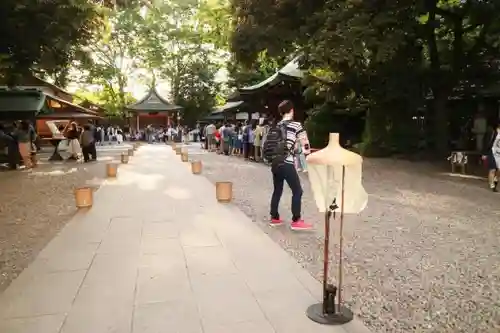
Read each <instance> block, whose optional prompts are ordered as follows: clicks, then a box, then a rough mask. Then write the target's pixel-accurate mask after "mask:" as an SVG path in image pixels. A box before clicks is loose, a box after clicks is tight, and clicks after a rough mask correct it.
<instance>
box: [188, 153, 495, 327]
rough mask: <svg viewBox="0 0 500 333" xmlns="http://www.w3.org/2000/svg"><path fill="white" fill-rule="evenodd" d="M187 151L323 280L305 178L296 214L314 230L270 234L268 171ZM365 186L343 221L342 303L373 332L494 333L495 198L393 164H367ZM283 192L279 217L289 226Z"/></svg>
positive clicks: (426, 169) (319, 233) (319, 235)
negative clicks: (363, 201)
mask: <svg viewBox="0 0 500 333" xmlns="http://www.w3.org/2000/svg"><path fill="white" fill-rule="evenodd" d="M190 150H191V158H192V159H201V160H202V161H203V167H204V169H203V174H204V176H205V177H207V178H208V179H210V180H211V181H213V182H215V181H220V180H226V181H232V182H234V197H235V200H234V203H235V204H236V205H237V206H238V207H240V208H241V209H242V210H243V211H244V212H245V213H246V214H247V215H249V216H250V217H251V218H252V219H253V220H254V221H255V222H256V223H258V224H259V225H260V226H261V227H262V229H263V230H264V231H265V232H266V233H268V234H269V235H270V237H272V238H273V239H274V240H275V241H277V242H278V243H279V244H281V246H282V247H283V248H285V249H286V250H287V251H288V252H289V253H290V254H291V255H293V256H294V257H295V258H297V260H299V262H301V263H302V264H303V265H304V266H305V267H306V268H307V269H308V270H309V271H310V272H311V273H312V274H313V275H314V276H315V277H317V278H318V279H321V278H322V264H321V261H322V244H323V223H322V222H321V221H322V216H321V215H320V214H319V213H317V211H316V208H315V205H314V202H313V198H312V193H311V190H310V187H309V184H308V180H307V175H305V174H303V175H301V176H303V177H302V178H303V187H304V198H303V211H304V217H305V219H306V220H308V221H311V222H314V223H316V224H317V225H316V230H315V231H314V232H309V233H295V232H291V231H290V230H289V229H288V228H286V227H285V226H283V227H279V228H271V227H269V226H268V225H267V218H268V209H269V208H268V201H269V197H270V194H271V191H272V183H271V179H270V172H269V170H268V168H267V167H266V166H264V165H261V164H256V163H252V162H245V161H243V160H242V159H239V158H234V157H226V156H219V155H216V154H214V153H210V154H208V153H204V152H200V151H199V150H198V149H195V148H194V147H193V146H192V147H191V148H190ZM364 185H365V188H366V190H367V192H368V193H369V194H370V198H369V203H368V207H367V209H366V210H365V211H364V212H363V213H361V214H360V215H359V216H349V217H347V218H346V219H345V227H344V228H345V229H344V230H345V234H344V238H345V240H346V242H345V243H346V244H347V245H346V248H345V256H346V259H345V263H346V264H345V268H344V283H345V293H344V294H345V298H346V300H347V302H348V304H349V305H350V307H351V308H352V309H353V310H354V311H355V312H356V313H357V314H358V315H359V316H360V317H361V318H362V319H363V320H364V322H365V323H366V324H367V325H368V326H369V327H371V328H372V329H373V330H374V332H391V333H396V332H439V333H445V332H446V333H448V332H449V333H452V332H453V333H458V332H464V333H465V332H467V333H472V332H478V333H489V332H491V333H493V332H499V331H500V312H499V311H500V265H499V263H500V254H499V253H500V245H499V244H500V242H499V239H500V194H494V193H491V192H489V191H487V190H486V189H485V183H484V182H482V181H478V180H474V179H466V180H464V179H458V178H452V177H449V176H444V175H442V174H439V173H438V172H437V170H436V169H435V168H433V167H432V166H429V165H426V164H419V163H413V164H412V163H411V162H405V161H394V160H377V159H369V160H365V165H364ZM285 192H286V193H285V194H284V197H283V199H282V203H281V214H282V216H283V217H285V218H290V213H289V209H290V208H289V207H290V206H289V203H290V192H289V190H288V189H287V190H285ZM334 224H335V225H336V228H335V229H337V226H338V223H334ZM335 232H336V230H334V234H335ZM334 237H335V236H334ZM337 238H338V237H335V238H334V239H335V242H337ZM332 249H333V247H332ZM336 251H337V249H336V248H335V250H334V251H332V252H333V253H336ZM334 261H336V259H334ZM332 266H334V267H333V268H332V272H331V276H332V277H334V276H335V274H336V273H334V272H336V266H335V264H333V265H332ZM332 274H334V275H332Z"/></svg>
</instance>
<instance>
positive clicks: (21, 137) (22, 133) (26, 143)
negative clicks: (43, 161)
mask: <svg viewBox="0 0 500 333" xmlns="http://www.w3.org/2000/svg"><path fill="white" fill-rule="evenodd" d="M14 137H15V138H16V140H17V144H18V148H19V153H20V154H21V158H22V160H23V164H24V166H25V167H26V168H27V169H31V168H32V167H33V165H32V160H31V152H32V141H31V134H30V125H29V123H28V122H26V121H21V122H20V123H19V124H18V125H17V128H16V129H15V130H14Z"/></svg>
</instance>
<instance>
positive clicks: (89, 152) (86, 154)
mask: <svg viewBox="0 0 500 333" xmlns="http://www.w3.org/2000/svg"><path fill="white" fill-rule="evenodd" d="M82 154H83V160H84V161H85V162H88V161H89V160H90V159H91V158H90V156H92V160H96V159H97V151H96V148H95V143H93V144H91V145H88V146H83V147H82Z"/></svg>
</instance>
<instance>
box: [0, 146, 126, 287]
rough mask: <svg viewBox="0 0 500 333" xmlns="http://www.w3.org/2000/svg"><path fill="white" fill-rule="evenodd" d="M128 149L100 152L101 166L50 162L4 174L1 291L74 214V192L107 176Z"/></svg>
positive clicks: (1, 182) (43, 160)
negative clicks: (107, 166)
mask: <svg viewBox="0 0 500 333" xmlns="http://www.w3.org/2000/svg"><path fill="white" fill-rule="evenodd" d="M124 149H125V147H124V146H121V147H111V146H109V147H106V148H104V149H101V148H100V149H99V152H98V156H99V161H98V162H97V163H88V164H83V163H73V162H54V163H49V162H47V158H48V155H49V154H47V153H42V154H40V155H41V159H40V160H41V161H40V165H39V167H38V168H36V169H34V170H33V171H30V172H27V171H5V172H0V188H1V191H0V292H2V291H3V290H4V289H5V288H7V286H8V285H9V283H10V282H11V281H12V280H13V279H15V278H16V277H17V275H18V274H19V273H20V272H21V271H22V270H23V269H24V268H25V267H26V266H27V265H28V264H29V263H30V262H31V261H33V259H34V258H35V257H36V255H37V254H38V252H39V251H40V250H41V249H43V248H44V246H45V245H46V244H47V243H48V242H49V241H50V240H51V239H52V238H53V237H54V236H55V235H56V234H57V232H58V231H59V230H60V229H61V228H62V227H63V226H64V225H65V224H66V223H67V222H68V221H69V220H70V219H71V217H72V216H73V215H74V214H75V212H76V208H75V204H74V196H73V190H74V188H75V187H78V186H82V185H86V184H91V185H93V186H96V187H97V186H98V185H99V184H100V183H101V181H102V179H103V178H104V177H105V173H106V171H105V164H106V162H109V161H110V160H113V159H114V158H118V156H119V155H120V153H121V151H124Z"/></svg>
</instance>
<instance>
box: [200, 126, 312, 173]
mask: <svg viewBox="0 0 500 333" xmlns="http://www.w3.org/2000/svg"><path fill="white" fill-rule="evenodd" d="M271 125H272V122H271V121H270V120H267V119H264V118H260V119H259V120H258V121H256V120H254V121H245V122H243V123H232V122H226V123H222V124H220V123H219V124H213V123H211V124H208V125H207V126H205V128H204V129H203V130H202V131H201V134H202V136H203V141H204V148H205V149H207V150H210V151H216V152H217V153H219V154H224V155H233V156H242V157H243V158H245V159H246V160H249V161H255V162H266V161H265V160H264V156H263V150H262V147H263V145H264V143H265V140H266V135H267V133H268V131H269V128H270V127H271ZM305 161H306V160H305V153H304V150H303V148H302V146H301V145H298V147H297V148H296V151H295V152H294V164H295V166H296V168H297V170H298V171H301V172H307V165H306V162H305Z"/></svg>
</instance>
